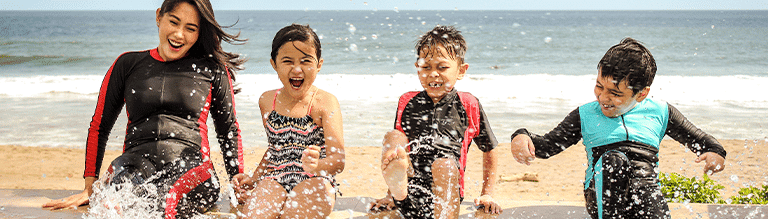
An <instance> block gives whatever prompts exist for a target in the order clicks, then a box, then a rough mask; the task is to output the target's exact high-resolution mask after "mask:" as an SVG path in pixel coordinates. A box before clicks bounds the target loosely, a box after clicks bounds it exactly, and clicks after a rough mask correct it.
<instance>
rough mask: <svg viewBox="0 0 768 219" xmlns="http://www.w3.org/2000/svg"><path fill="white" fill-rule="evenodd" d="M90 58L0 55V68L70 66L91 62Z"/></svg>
mask: <svg viewBox="0 0 768 219" xmlns="http://www.w3.org/2000/svg"><path fill="white" fill-rule="evenodd" d="M91 59H92V58H86V57H66V56H55V55H33V56H14V55H0V66H10V65H19V64H25V63H27V64H29V63H31V64H33V65H34V66H51V65H71V64H73V63H80V62H85V61H88V60H91Z"/></svg>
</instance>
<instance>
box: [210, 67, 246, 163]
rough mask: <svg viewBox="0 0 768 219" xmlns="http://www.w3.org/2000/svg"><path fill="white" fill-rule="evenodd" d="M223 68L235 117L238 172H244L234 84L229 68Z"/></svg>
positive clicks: (241, 138)
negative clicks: (225, 72)
mask: <svg viewBox="0 0 768 219" xmlns="http://www.w3.org/2000/svg"><path fill="white" fill-rule="evenodd" d="M224 70H225V71H227V79H228V80H229V95H230V97H232V116H234V117H235V127H236V128H237V167H238V173H245V161H244V160H243V136H242V135H240V124H239V123H237V111H236V110H235V109H236V107H235V86H234V85H233V81H232V76H231V74H230V73H229V68H224ZM209 93H210V92H209Z"/></svg>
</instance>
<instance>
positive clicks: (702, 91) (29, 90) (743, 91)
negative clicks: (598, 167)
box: [0, 74, 768, 107]
mask: <svg viewBox="0 0 768 219" xmlns="http://www.w3.org/2000/svg"><path fill="white" fill-rule="evenodd" d="M596 77H597V76H596V75H549V74H533V75H470V74H468V75H467V76H466V77H465V78H464V79H463V80H460V81H458V82H457V84H456V89H458V90H459V91H465V92H470V93H472V94H474V95H475V96H477V97H478V98H479V99H481V100H483V101H494V102H525V101H534V102H536V101H556V102H562V101H565V102H573V103H584V102H588V101H592V100H594V94H593V92H592V90H593V88H594V83H595V79H596ZM237 79H238V80H237V84H238V87H240V88H241V89H242V92H241V93H240V94H238V96H237V97H238V100H239V101H253V102H257V101H258V98H259V97H260V95H261V93H263V92H264V91H267V90H272V89H278V88H280V87H282V84H281V83H280V81H279V80H277V77H276V76H275V75H273V74H241V75H238V77H237ZM102 80H103V76H99V75H84V76H76V75H74V76H31V77H0V95H6V96H9V97H31V96H49V95H51V94H76V96H85V97H90V98H96V95H97V94H98V91H99V87H100V86H101V82H102ZM765 84H768V77H758V76H745V75H733V76H663V75H659V76H657V77H656V79H655V80H654V83H653V85H652V86H651V93H650V96H651V97H654V98H660V99H663V100H666V101H670V102H675V103H697V104H705V105H706V104H710V103H712V102H713V101H728V102H736V103H749V105H752V106H754V105H757V106H758V107H762V106H764V105H765V104H766V103H768V97H766V96H765V94H764V93H765V92H756V90H755V89H757V88H760V87H762V86H764V85H765ZM314 85H315V86H317V87H319V88H321V89H323V90H326V91H328V92H330V93H332V94H334V95H335V96H336V97H337V98H338V99H339V100H340V101H357V102H363V103H364V102H374V103H375V102H391V101H396V100H397V98H398V97H399V96H400V95H401V94H403V93H405V92H407V91H414V90H423V88H421V85H420V83H419V80H418V78H417V76H416V74H390V75H376V74H369V75H347V74H321V75H319V76H318V77H317V79H316V81H315V83H314Z"/></svg>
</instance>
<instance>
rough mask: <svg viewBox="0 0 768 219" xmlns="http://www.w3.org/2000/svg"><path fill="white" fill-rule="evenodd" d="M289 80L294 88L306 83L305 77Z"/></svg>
mask: <svg viewBox="0 0 768 219" xmlns="http://www.w3.org/2000/svg"><path fill="white" fill-rule="evenodd" d="M288 82H289V83H290V84H291V86H293V88H299V87H301V85H302V84H304V79H303V78H291V79H288Z"/></svg>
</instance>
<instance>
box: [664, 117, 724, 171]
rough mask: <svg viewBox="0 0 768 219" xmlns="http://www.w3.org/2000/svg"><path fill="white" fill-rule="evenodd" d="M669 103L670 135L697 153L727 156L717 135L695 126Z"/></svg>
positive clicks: (668, 126) (668, 132)
mask: <svg viewBox="0 0 768 219" xmlns="http://www.w3.org/2000/svg"><path fill="white" fill-rule="evenodd" d="M667 105H668V106H669V121H668V122H667V130H666V133H667V135H669V137H672V139H675V141H677V142H680V143H681V144H683V145H685V146H686V147H688V149H691V151H693V152H694V153H696V155H701V154H703V153H706V152H715V153H717V154H719V155H720V156H723V158H725V155H726V152H725V149H724V148H723V145H721V144H720V142H717V139H715V137H713V136H712V135H710V134H707V133H706V132H704V131H702V130H701V129H699V128H697V127H696V126H694V125H693V123H691V122H690V121H688V119H686V118H685V116H683V114H682V113H680V111H678V110H677V108H675V107H673V106H672V105H671V104H667Z"/></svg>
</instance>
